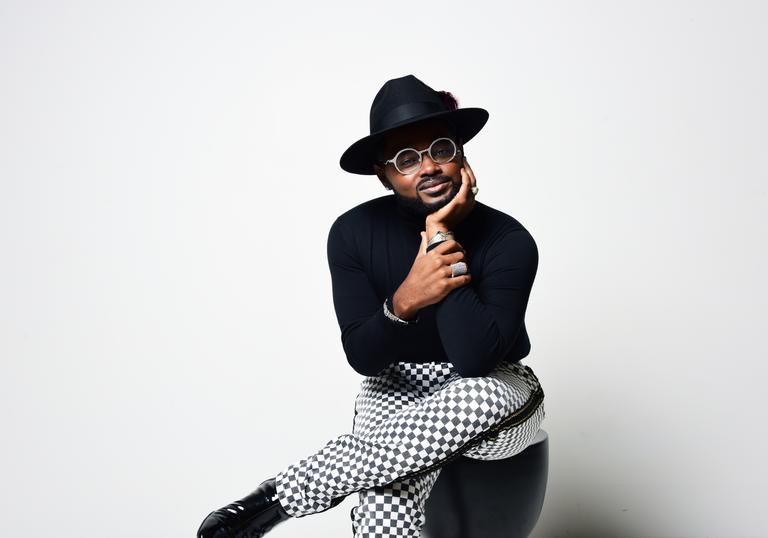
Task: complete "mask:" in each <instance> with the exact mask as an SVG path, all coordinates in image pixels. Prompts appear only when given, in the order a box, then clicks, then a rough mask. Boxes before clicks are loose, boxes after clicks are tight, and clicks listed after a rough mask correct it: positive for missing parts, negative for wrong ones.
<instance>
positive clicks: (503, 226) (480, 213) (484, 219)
mask: <svg viewBox="0 0 768 538" xmlns="http://www.w3.org/2000/svg"><path fill="white" fill-rule="evenodd" d="M475 213H476V214H475ZM472 215H473V218H474V219H475V220H476V221H477V224H478V225H480V226H483V227H486V228H493V229H497V230H503V231H505V232H506V231H513V230H526V228H525V226H523V224H522V222H520V221H519V220H518V219H516V218H515V217H513V216H512V215H510V214H509V213H505V212H504V211H502V210H500V209H497V208H495V207H491V206H489V205H488V204H485V203H483V202H480V201H479V200H475V208H474V209H473V210H472ZM526 231H527V230H526Z"/></svg>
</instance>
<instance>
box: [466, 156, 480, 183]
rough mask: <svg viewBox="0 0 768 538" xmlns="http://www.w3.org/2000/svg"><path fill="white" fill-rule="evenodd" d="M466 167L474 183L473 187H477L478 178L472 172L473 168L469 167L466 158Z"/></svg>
mask: <svg viewBox="0 0 768 538" xmlns="http://www.w3.org/2000/svg"><path fill="white" fill-rule="evenodd" d="M464 167H465V168H466V169H467V174H469V178H470V180H471V183H472V185H471V186H472V187H477V178H476V177H475V173H474V172H473V171H472V167H471V166H469V162H467V158H466V157H464Z"/></svg>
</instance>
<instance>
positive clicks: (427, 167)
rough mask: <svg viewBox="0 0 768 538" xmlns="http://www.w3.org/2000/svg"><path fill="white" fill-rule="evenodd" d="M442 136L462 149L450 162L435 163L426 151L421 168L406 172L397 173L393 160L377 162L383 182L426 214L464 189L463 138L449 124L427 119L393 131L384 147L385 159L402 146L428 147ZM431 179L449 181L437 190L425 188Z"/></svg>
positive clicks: (376, 166)
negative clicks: (409, 172)
mask: <svg viewBox="0 0 768 538" xmlns="http://www.w3.org/2000/svg"><path fill="white" fill-rule="evenodd" d="M443 136H447V137H449V138H451V139H452V140H453V141H454V142H455V143H456V147H457V149H458V150H461V153H458V152H457V153H456V156H455V157H454V158H453V160H451V161H449V162H447V163H443V164H438V163H436V162H434V161H433V160H432V159H431V158H430V156H429V153H428V152H427V153H424V154H423V155H422V157H421V159H422V161H421V168H420V169H419V170H417V171H415V172H413V173H411V174H407V175H403V174H401V173H400V172H398V170H397V168H395V165H394V164H393V163H389V164H387V165H386V167H382V166H380V165H378V164H376V165H374V170H375V172H376V175H377V176H378V178H379V180H380V181H381V182H382V184H383V185H384V186H385V187H387V188H391V189H392V190H393V191H394V193H395V196H397V197H398V198H399V199H400V201H401V202H402V203H403V204H404V205H406V206H408V207H410V208H411V209H413V210H414V211H415V212H416V213H418V214H421V215H424V216H426V215H428V214H430V213H433V212H435V211H437V210H438V209H440V208H441V207H443V206H444V205H446V204H447V203H448V202H450V201H451V200H453V198H454V197H455V196H456V194H458V192H459V189H461V166H462V161H463V158H464V148H463V147H462V144H461V141H460V140H458V139H457V137H456V136H455V135H454V134H453V132H452V130H451V128H450V126H449V125H448V124H446V123H443V122H440V121H426V122H420V123H417V124H414V125H407V126H405V127H403V128H402V129H396V130H394V131H392V133H389V134H388V135H387V136H386V138H385V139H384V142H383V144H382V147H381V149H382V152H381V154H380V155H381V157H382V160H388V159H392V158H393V157H394V156H395V154H396V153H397V152H398V151H400V150H401V149H403V148H414V149H417V150H423V149H426V148H428V147H429V145H430V144H431V143H432V141H433V140H435V139H436V138H440V137H443ZM428 180H441V181H445V182H446V183H445V184H444V185H443V186H442V187H439V188H438V189H437V190H435V191H426V190H424V183H425V182H426V181H428Z"/></svg>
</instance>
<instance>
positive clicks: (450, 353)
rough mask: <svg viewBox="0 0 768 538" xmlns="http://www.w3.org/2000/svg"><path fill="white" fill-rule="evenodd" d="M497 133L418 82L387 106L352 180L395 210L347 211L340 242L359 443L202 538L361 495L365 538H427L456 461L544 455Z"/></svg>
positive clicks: (354, 155) (406, 85) (530, 246)
mask: <svg viewBox="0 0 768 538" xmlns="http://www.w3.org/2000/svg"><path fill="white" fill-rule="evenodd" d="M487 119H488V113H487V111H485V110H484V109H481V108H463V109H462V108H458V103H457V102H456V101H455V99H454V98H453V96H452V95H451V94H450V93H448V92H436V91H435V90H433V89H432V88H430V87H429V86H427V85H426V84H424V83H423V82H422V81H420V80H419V79H417V78H416V77H414V76H413V75H407V76H404V77H400V78H396V79H392V80H389V81H387V83H385V84H384V86H383V87H382V88H381V89H380V90H379V92H378V93H377V95H376V97H375V98H374V101H373V105H372V107H371V115H370V120H371V121H370V131H371V132H370V134H369V135H368V136H366V137H363V138H361V139H360V140H358V141H357V142H355V143H354V144H352V145H351V146H350V147H349V148H348V149H347V150H346V151H345V152H344V154H343V155H342V157H341V160H340V165H341V167H342V169H344V170H345V171H348V172H350V173H355V174H363V175H376V176H377V177H378V179H379V181H381V183H382V184H383V185H384V186H385V187H386V188H387V189H390V190H392V191H393V196H389V195H387V196H382V197H379V198H375V199H373V200H369V201H367V202H364V203H362V204H360V205H358V206H356V207H354V208H352V209H350V210H348V211H346V212H345V213H343V214H342V215H340V216H339V217H338V218H337V219H336V220H335V221H334V222H333V224H332V225H331V229H330V232H329V234H328V263H329V268H330V271H331V277H332V288H333V302H334V308H335V311H336V317H337V320H338V322H339V327H340V329H341V340H342V346H343V348H344V352H345V354H346V357H347V361H348V362H349V364H350V366H351V367H352V368H354V369H355V370H356V371H357V372H359V373H360V374H362V375H363V376H365V379H364V380H363V382H362V384H361V391H360V393H359V395H358V396H357V398H356V401H355V416H354V420H353V432H352V434H351V435H350V434H346V435H341V436H339V437H337V438H336V439H333V440H331V441H330V442H328V443H327V444H326V445H325V446H324V447H323V448H322V449H321V450H319V451H318V452H316V453H315V454H313V455H311V456H309V457H307V458H305V459H302V460H300V461H298V462H296V463H294V464H292V465H290V466H288V467H287V468H285V469H283V470H282V471H280V472H279V473H277V475H276V476H275V477H274V478H270V479H268V480H265V481H264V482H262V483H261V484H260V485H259V486H258V488H257V489H256V490H255V491H254V492H252V493H251V494H250V495H248V496H247V497H245V498H244V499H241V500H240V501H237V502H234V503H231V504H229V505H227V506H225V507H224V508H221V509H219V510H216V511H214V512H211V514H209V515H208V517H207V518H206V519H205V520H204V521H203V523H202V525H201V527H200V530H199V531H198V536H199V538H213V537H235V536H236V537H244V536H263V535H264V534H266V533H267V532H268V531H269V530H271V529H272V528H273V527H274V526H275V525H277V524H279V523H281V522H282V521H285V520H287V519H289V518H291V517H303V516H305V515H308V514H314V513H319V512H323V511H325V510H328V509H330V508H332V507H333V506H336V505H337V504H339V503H340V502H341V501H342V500H343V499H344V498H345V497H346V496H348V495H350V494H351V493H353V492H358V493H359V504H358V506H356V507H354V508H353V509H352V510H351V513H350V514H351V518H352V530H353V533H354V536H356V537H373V536H376V537H381V536H392V537H402V536H413V537H418V536H420V534H421V528H422V527H423V525H424V503H425V501H426V498H427V496H428V494H429V491H430V489H431V488H432V486H433V485H434V483H435V480H436V479H437V476H438V474H439V472H440V469H441V467H442V466H443V465H444V464H445V463H446V462H447V461H449V460H450V459H453V458H455V457H457V456H458V455H460V454H463V455H465V456H467V457H471V458H476V459H500V458H504V457H509V456H511V455H514V454H516V453H518V452H520V451H522V450H523V449H524V448H525V447H526V446H527V445H528V444H529V443H530V442H531V441H532V440H533V437H534V436H535V434H536V432H537V431H538V430H539V426H540V424H541V421H542V420H543V418H544V416H545V415H544V406H543V390H542V388H541V385H540V383H539V381H538V379H537V378H536V376H535V375H534V374H533V370H531V368H530V367H529V366H527V365H523V364H522V363H521V362H520V359H522V358H523V357H525V356H527V355H528V353H529V351H530V342H529V339H528V335H527V332H526V329H525V323H524V315H525V310H526V306H527V302H528V297H529V295H530V291H531V287H532V285H533V280H534V278H535V274H536V270H537V266H538V250H537V248H536V244H535V242H534V241H533V238H532V237H531V235H530V234H529V233H528V231H527V230H526V229H525V228H524V227H523V226H522V225H521V224H520V223H519V222H518V221H517V220H516V219H514V218H513V217H511V216H509V215H506V214H504V213H502V212H501V211H498V210H496V209H493V208H491V207H490V206H487V205H485V204H482V203H480V202H477V201H476V200H475V195H476V194H477V192H478V188H477V179H476V177H475V175H474V173H473V171H472V169H471V168H470V166H469V162H468V161H467V158H466V155H465V153H464V144H466V143H467V142H468V141H469V140H470V139H471V138H473V137H474V136H475V134H477V133H478V132H479V131H480V129H481V128H482V127H483V125H484V124H485V123H486V121H487ZM459 240H461V243H460V242H459Z"/></svg>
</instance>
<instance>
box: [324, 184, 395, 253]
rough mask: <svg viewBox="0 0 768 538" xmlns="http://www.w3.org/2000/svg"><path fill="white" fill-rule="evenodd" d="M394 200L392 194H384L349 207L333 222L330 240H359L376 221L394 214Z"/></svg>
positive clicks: (329, 234) (352, 241)
mask: <svg viewBox="0 0 768 538" xmlns="http://www.w3.org/2000/svg"><path fill="white" fill-rule="evenodd" d="M392 202H393V197H392V196H391V195H384V196H379V197H378V198H373V199H371V200H366V201H365V202H362V203H360V204H358V205H356V206H354V207H352V208H350V209H347V210H346V211H344V212H343V213H342V214H340V215H339V216H338V217H336V219H335V220H334V221H333V222H332V223H331V227H330V230H329V231H328V239H329V241H340V240H341V241H346V242H349V243H355V242H357V238H359V237H365V236H366V234H368V233H369V231H370V230H371V228H372V226H373V225H374V223H381V221H382V220H383V219H384V218H385V217H387V216H391V215H392Z"/></svg>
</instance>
